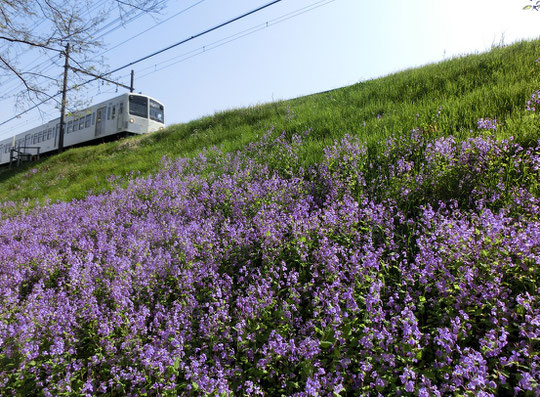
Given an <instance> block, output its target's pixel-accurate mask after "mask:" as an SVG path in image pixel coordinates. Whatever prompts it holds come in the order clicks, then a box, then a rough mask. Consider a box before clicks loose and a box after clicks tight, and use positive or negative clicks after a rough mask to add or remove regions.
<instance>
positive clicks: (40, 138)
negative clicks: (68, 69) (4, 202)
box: [0, 93, 165, 164]
mask: <svg viewBox="0 0 540 397" xmlns="http://www.w3.org/2000/svg"><path fill="white" fill-rule="evenodd" d="M164 117H165V113H164V108H163V105H162V104H161V103H160V102H158V101H157V100H155V99H153V98H151V97H149V96H147V95H141V94H130V93H126V94H122V95H119V96H117V97H115V98H112V99H110V100H108V101H105V102H101V103H98V104H96V105H93V106H91V107H89V108H87V109H85V110H83V111H80V112H77V113H76V114H72V115H69V116H66V118H65V127H64V147H65V148H67V147H70V146H74V145H79V144H82V143H86V142H91V141H94V140H96V139H102V138H104V137H108V136H112V135H117V134H123V133H127V134H145V133H148V132H153V131H157V130H160V129H163V128H164V126H165V118H164ZM59 135H60V119H59V118H58V119H55V120H52V121H50V122H48V123H47V124H43V125H41V126H39V127H35V128H32V129H31V130H28V131H26V132H22V133H20V134H17V135H15V136H14V137H11V138H8V139H4V140H2V141H0V164H7V163H9V162H10V155H11V152H12V149H18V150H19V152H21V153H25V154H26V156H33V155H36V154H37V153H38V148H39V154H43V153H48V152H52V151H54V150H57V149H58V138H59Z"/></svg>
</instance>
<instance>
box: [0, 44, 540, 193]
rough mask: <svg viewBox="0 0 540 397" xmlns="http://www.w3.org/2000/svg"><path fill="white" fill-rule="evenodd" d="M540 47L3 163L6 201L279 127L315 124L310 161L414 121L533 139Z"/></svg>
mask: <svg viewBox="0 0 540 397" xmlns="http://www.w3.org/2000/svg"><path fill="white" fill-rule="evenodd" d="M539 54H540V41H532V42H522V43H518V44H514V45H511V46H508V47H503V48H494V49H493V50H492V51H490V52H489V53H485V54H479V55H469V56H464V57H460V58H456V59H451V60H448V61H445V62H442V63H439V64H434V65H428V66H425V67H422V68H418V69H413V70H407V71H403V72H400V73H396V74H393V75H390V76H387V77H384V78H380V79H376V80H371V81H366V82H362V83H359V84H356V85H353V86H350V87H345V88H340V89H336V90H333V91H329V92H325V93H321V94H315V95H311V96H306V97H302V98H297V99H293V100H288V101H280V102H276V103H270V104H264V105H257V106H253V107H249V108H246V109H238V110H231V111H226V112H222V113H218V114H215V115H213V116H210V117H205V118H202V119H200V120H195V121H193V122H190V123H187V124H180V125H173V126H170V127H169V128H167V129H166V130H165V131H163V132H160V133H154V134H150V135H147V136H141V137H133V138H130V139H125V140H121V141H117V142H113V143H107V144H102V145H98V146H91V147H86V148H77V149H72V150H68V151H67V152H65V153H63V154H62V155H60V156H54V157H50V158H47V159H44V160H42V161H40V162H39V163H33V164H29V165H28V166H26V167H23V168H20V169H16V170H7V169H2V170H0V200H2V201H6V200H12V201H21V200H28V199H30V200H35V199H38V200H40V201H41V202H43V201H45V200H46V199H50V200H52V201H57V200H63V201H69V200H71V199H73V198H78V199H80V198H83V197H85V196H86V195H87V193H88V192H89V191H94V192H99V191H102V190H103V189H108V188H109V182H108V178H109V177H110V176H111V175H115V176H119V177H124V176H126V175H129V174H132V173H136V174H137V175H138V174H140V175H147V174H149V173H152V172H155V171H156V170H157V169H158V168H159V164H160V161H161V159H162V158H163V157H167V158H176V157H188V158H189V157H193V156H195V155H196V154H197V153H199V152H200V151H201V150H202V149H203V148H204V147H211V146H213V145H217V146H219V147H221V148H222V149H223V150H224V151H225V152H230V151H234V150H237V149H239V148H241V147H243V146H244V145H245V144H246V143H248V142H251V141H254V140H256V139H257V138H258V137H260V136H262V135H263V134H264V133H265V132H266V131H267V130H268V129H269V128H271V127H273V128H274V129H275V130H276V131H285V132H286V134H287V135H288V136H292V135H293V134H295V133H300V132H302V131H306V130H310V131H311V133H310V134H309V138H308V139H307V142H306V145H307V147H308V149H307V150H306V151H305V152H304V154H303V157H302V159H301V161H302V162H303V163H304V164H313V163H315V162H317V161H319V160H320V159H321V158H322V154H323V148H324V147H325V146H327V145H329V144H331V143H332V142H333V141H334V140H335V139H339V138H340V137H342V136H344V134H346V133H347V134H351V135H353V136H357V137H358V138H359V139H360V140H361V141H363V142H366V143H367V145H368V147H369V148H370V150H371V151H375V152H376V151H377V150H378V148H377V142H379V141H381V140H384V139H385V138H386V137H388V136H390V135H392V134H396V135H403V134H407V133H408V132H409V131H411V130H412V129H414V128H424V129H428V130H430V131H431V132H432V134H433V135H434V136H448V135H453V136H455V137H457V138H458V139H463V138H465V137H468V136H471V135H476V134H478V130H477V128H476V127H477V126H476V124H477V121H478V119H480V118H490V119H496V120H498V121H499V123H498V128H497V131H496V133H495V135H496V137H497V138H503V137H508V136H510V135H512V136H514V137H515V138H516V139H517V141H518V142H520V143H523V144H525V145H527V144H529V143H530V142H531V141H534V140H535V138H536V136H537V124H536V127H534V128H536V129H534V128H533V129H531V128H530V127H531V126H530V124H531V123H535V120H531V118H530V117H529V115H528V114H527V112H524V107H525V104H526V102H527V100H528V99H529V98H530V96H531V93H532V92H534V91H535V90H536V89H537V88H538V87H540V65H539V64H538V63H537V62H536V63H535V61H536V60H537V58H538V56H539ZM166 111H167V112H168V113H169V114H171V113H172V112H174V109H166ZM471 130H472V131H471Z"/></svg>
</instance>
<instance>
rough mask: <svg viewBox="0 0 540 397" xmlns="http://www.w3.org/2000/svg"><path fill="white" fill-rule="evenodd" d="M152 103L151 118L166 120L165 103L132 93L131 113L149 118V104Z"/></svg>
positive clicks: (162, 121) (130, 99)
mask: <svg viewBox="0 0 540 397" xmlns="http://www.w3.org/2000/svg"><path fill="white" fill-rule="evenodd" d="M149 104H150V119H152V120H154V121H157V122H158V123H164V122H165V116H164V112H163V105H162V104H161V103H159V102H156V101H154V100H153V99H150V101H148V98H147V97H144V96H138V95H130V96H129V114H131V115H133V116H139V117H144V118H145V119H147V118H148V113H149V112H148V108H149V107H148V105H149Z"/></svg>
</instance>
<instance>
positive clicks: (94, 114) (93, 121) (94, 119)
mask: <svg viewBox="0 0 540 397" xmlns="http://www.w3.org/2000/svg"><path fill="white" fill-rule="evenodd" d="M94 124H96V112H94V113H92V125H94Z"/></svg>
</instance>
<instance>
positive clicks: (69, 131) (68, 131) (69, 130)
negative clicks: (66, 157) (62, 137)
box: [66, 121, 73, 134]
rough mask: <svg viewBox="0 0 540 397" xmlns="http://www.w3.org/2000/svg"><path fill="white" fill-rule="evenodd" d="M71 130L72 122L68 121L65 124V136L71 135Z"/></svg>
mask: <svg viewBox="0 0 540 397" xmlns="http://www.w3.org/2000/svg"><path fill="white" fill-rule="evenodd" d="M72 128H73V122H72V121H68V123H67V131H66V134H69V133H71V131H72Z"/></svg>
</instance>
